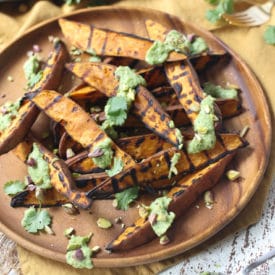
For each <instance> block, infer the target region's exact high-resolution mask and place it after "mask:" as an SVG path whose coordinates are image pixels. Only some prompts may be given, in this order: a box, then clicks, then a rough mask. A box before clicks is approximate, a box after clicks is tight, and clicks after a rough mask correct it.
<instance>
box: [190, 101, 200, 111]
mask: <svg viewBox="0 0 275 275" xmlns="http://www.w3.org/2000/svg"><path fill="white" fill-rule="evenodd" d="M200 108H201V107H200V104H199V103H198V102H193V103H192V104H191V105H190V110H191V111H193V112H195V113H198V112H199V111H200Z"/></svg>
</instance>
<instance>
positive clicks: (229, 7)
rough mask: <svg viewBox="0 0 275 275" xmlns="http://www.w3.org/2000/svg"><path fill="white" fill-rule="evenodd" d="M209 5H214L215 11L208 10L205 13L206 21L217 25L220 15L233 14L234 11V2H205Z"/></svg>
mask: <svg viewBox="0 0 275 275" xmlns="http://www.w3.org/2000/svg"><path fill="white" fill-rule="evenodd" d="M207 2H209V3H210V4H213V5H216V8H215V9H212V10H208V11H207V12H206V15H205V16H206V19H207V20H209V21H210V22H211V23H213V24H216V23H218V22H219V21H220V20H221V18H222V15H223V14H225V13H229V14H230V13H233V11H234V1H233V0H207Z"/></svg>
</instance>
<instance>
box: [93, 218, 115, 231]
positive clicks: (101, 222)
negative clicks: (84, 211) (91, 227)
mask: <svg viewBox="0 0 275 275" xmlns="http://www.w3.org/2000/svg"><path fill="white" fill-rule="evenodd" d="M96 223H97V226H98V227H100V228H103V229H108V228H111V227H112V223H111V222H110V221H109V220H107V219H105V218H98V220H97V221H96Z"/></svg>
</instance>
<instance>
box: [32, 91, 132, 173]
mask: <svg viewBox="0 0 275 275" xmlns="http://www.w3.org/2000/svg"><path fill="white" fill-rule="evenodd" d="M29 97H30V99H31V101H32V102H33V103H34V104H35V105H36V106H37V107H39V108H40V109H41V110H43V111H44V112H45V113H46V114H47V115H48V116H49V117H50V118H52V119H53V120H54V121H56V122H58V123H60V124H61V125H62V126H63V127H64V128H65V129H66V131H67V133H68V134H69V135H70V136H71V137H72V138H73V139H74V140H75V141H77V142H78V143H80V144H81V145H82V146H83V147H84V148H88V150H89V151H90V152H94V150H95V148H96V146H97V145H98V144H99V143H100V142H102V141H103V140H105V139H107V138H108V136H107V135H106V133H105V132H104V131H103V130H102V129H101V128H100V127H99V126H98V125H97V124H96V122H95V121H94V120H93V119H92V118H91V116H90V115H89V114H88V113H86V112H85V111H84V110H83V109H82V108H81V107H80V106H79V105H78V104H76V103H75V102H74V101H72V100H71V99H69V98H67V97H64V96H62V95H61V94H59V93H57V92H55V91H48V90H44V91H42V92H40V93H38V94H35V93H34V94H32V95H31V94H29ZM112 149H113V150H114V156H115V157H118V158H120V159H121V160H122V161H123V163H124V167H125V168H127V167H130V166H131V165H133V164H134V163H135V162H134V160H133V159H132V158H131V157H130V156H129V155H128V154H126V153H125V152H123V151H122V150H121V149H120V148H119V147H118V146H117V145H116V144H115V143H113V144H112Z"/></svg>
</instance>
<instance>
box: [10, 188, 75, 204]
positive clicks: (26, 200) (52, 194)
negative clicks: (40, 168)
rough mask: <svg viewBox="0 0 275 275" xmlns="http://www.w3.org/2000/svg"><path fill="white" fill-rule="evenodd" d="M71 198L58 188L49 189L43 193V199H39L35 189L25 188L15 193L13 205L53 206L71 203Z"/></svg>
mask: <svg viewBox="0 0 275 275" xmlns="http://www.w3.org/2000/svg"><path fill="white" fill-rule="evenodd" d="M69 202H70V201H69V199H68V198H66V197H65V196H63V195H61V194H60V193H59V192H57V191H56V189H54V188H52V189H48V190H45V191H44V193H43V201H42V202H41V201H39V200H38V199H37V198H36V196H35V191H30V190H25V191H22V192H20V193H19V194H17V195H15V196H14V197H13V198H12V199H11V203H10V204H11V207H30V206H36V207H52V206H61V205H63V204H65V203H69Z"/></svg>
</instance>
